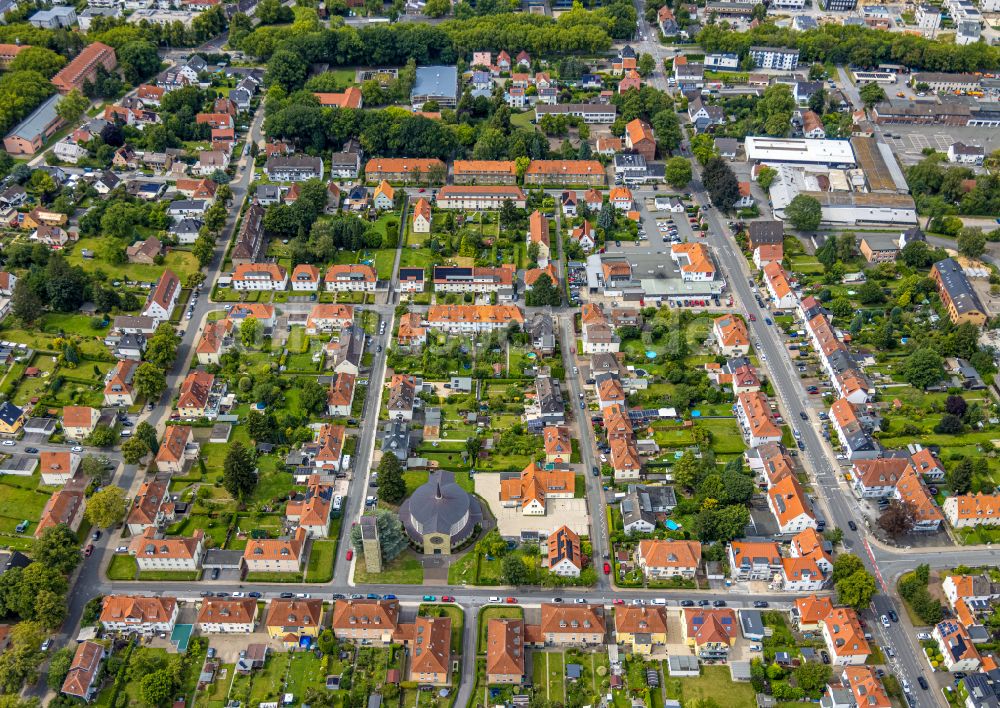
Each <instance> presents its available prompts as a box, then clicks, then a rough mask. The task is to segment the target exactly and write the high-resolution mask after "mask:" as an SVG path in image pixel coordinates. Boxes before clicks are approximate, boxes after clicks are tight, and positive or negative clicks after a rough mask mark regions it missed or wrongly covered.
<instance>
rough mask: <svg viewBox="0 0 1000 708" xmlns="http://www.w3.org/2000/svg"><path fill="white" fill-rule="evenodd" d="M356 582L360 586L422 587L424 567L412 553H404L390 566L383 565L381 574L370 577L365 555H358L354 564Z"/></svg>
mask: <svg viewBox="0 0 1000 708" xmlns="http://www.w3.org/2000/svg"><path fill="white" fill-rule="evenodd" d="M354 582H355V583H357V584H359V585H364V584H365V583H380V584H386V585H420V584H421V583H422V582H424V567H423V565H421V563H420V561H419V560H418V559H417V557H416V556H415V555H414V553H413V552H412V551H403V554H402V555H401V556H400V557H399V558H396V559H395V560H394V561H392V562H391V563H389V564H388V565H383V566H382V572H381V573H378V574H372V575H369V574H368V570H367V568H365V561H364V553H358V559H357V562H356V563H355V564H354Z"/></svg>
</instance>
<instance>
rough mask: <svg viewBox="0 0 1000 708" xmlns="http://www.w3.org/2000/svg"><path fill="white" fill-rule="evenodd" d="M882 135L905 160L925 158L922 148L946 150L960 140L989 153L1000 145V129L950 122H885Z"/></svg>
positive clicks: (908, 162)
mask: <svg viewBox="0 0 1000 708" xmlns="http://www.w3.org/2000/svg"><path fill="white" fill-rule="evenodd" d="M881 130H882V137H883V138H884V139H885V142H886V143H887V144H888V145H889V147H890V148H892V151H893V152H894V153H895V154H896V155H897V156H898V157H899V159H900V161H901V162H903V163H904V164H914V163H916V162H920V160H922V159H924V155H923V151H924V150H925V149H927V148H932V149H934V150H936V151H937V152H942V153H946V152H948V147H949V146H950V145H952V144H954V143H957V142H960V143H965V144H967V145H981V146H983V147H984V148H985V149H986V152H987V153H990V152H992V151H994V150H997V149H1000V135H998V133H1000V131H996V130H984V129H982V128H967V127H965V126H951V125H883V126H881Z"/></svg>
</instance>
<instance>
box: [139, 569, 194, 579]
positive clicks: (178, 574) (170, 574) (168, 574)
mask: <svg viewBox="0 0 1000 708" xmlns="http://www.w3.org/2000/svg"><path fill="white" fill-rule="evenodd" d="M200 577H201V571H200V570H194V571H183V570H143V571H139V580H150V581H161V580H167V581H175V582H177V581H187V582H190V581H192V580H197V579H198V578H200Z"/></svg>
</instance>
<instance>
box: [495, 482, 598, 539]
mask: <svg viewBox="0 0 1000 708" xmlns="http://www.w3.org/2000/svg"><path fill="white" fill-rule="evenodd" d="M476 494H478V495H479V496H480V497H482V498H483V499H485V500H486V501H487V502H488V503H489V505H490V511H491V512H493V516H495V517H496V520H497V529H498V530H499V531H500V535H501V536H504V537H505V538H516V537H518V536H520V535H521V532H522V531H537V532H538V533H539V534H541V535H545V536H547V535H548V534H550V533H551V532H553V531H555V530H556V529H557V528H559V527H560V526H562V525H564V524H565V525H566V526H568V527H569V528H571V529H572V530H573V531H575V532H576V533H578V534H580V535H581V536H589V535H590V516H589V515H588V514H587V500H586V499H550V500H549V501H548V504H546V511H547V513H546V514H545V516H525V515H524V514H522V513H521V510H520V509H519V508H507V507H504V506H502V505H501V504H500V475H499V474H483V473H480V474H477V475H476Z"/></svg>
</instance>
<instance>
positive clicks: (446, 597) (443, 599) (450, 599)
mask: <svg viewBox="0 0 1000 708" xmlns="http://www.w3.org/2000/svg"><path fill="white" fill-rule="evenodd" d="M454 601H455V598H453V597H452V596H451V595H442V596H441V602H454Z"/></svg>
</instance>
